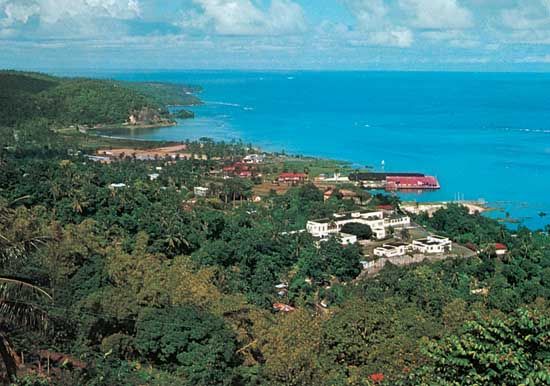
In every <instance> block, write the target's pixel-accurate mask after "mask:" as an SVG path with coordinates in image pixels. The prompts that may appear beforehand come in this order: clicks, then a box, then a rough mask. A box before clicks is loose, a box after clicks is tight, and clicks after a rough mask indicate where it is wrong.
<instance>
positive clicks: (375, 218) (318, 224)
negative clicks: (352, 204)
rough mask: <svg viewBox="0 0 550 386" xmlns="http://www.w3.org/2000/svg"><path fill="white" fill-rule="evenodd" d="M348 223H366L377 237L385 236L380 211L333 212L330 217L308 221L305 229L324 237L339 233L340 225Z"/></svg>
mask: <svg viewBox="0 0 550 386" xmlns="http://www.w3.org/2000/svg"><path fill="white" fill-rule="evenodd" d="M348 223H360V224H365V225H368V226H370V228H371V229H372V232H373V234H374V236H375V237H376V238H377V239H382V238H384V237H386V230H385V229H384V214H383V213H382V212H347V213H341V214H334V215H333V216H332V218H324V219H319V220H310V221H308V222H307V224H306V230H307V231H308V232H309V233H310V234H311V235H312V236H313V237H318V238H321V239H325V238H328V237H329V236H330V235H334V234H339V233H341V231H342V227H343V226H344V225H346V224H348Z"/></svg>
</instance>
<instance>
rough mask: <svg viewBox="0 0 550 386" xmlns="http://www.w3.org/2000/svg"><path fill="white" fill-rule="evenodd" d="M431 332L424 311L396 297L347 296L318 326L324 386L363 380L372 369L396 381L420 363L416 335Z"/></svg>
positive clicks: (432, 328)
mask: <svg viewBox="0 0 550 386" xmlns="http://www.w3.org/2000/svg"><path fill="white" fill-rule="evenodd" d="M436 331H437V328H436V326H435V325H434V323H433V322H432V321H431V320H430V318H429V317H428V316H427V315H426V314H425V313H423V312H422V311H421V310H420V309H418V308H416V307H414V306H411V305H407V304H406V303H402V302H400V301H399V300H397V299H387V300H385V301H382V302H381V301H373V302H369V301H365V300H363V299H361V298H353V299H350V300H349V301H347V302H345V303H344V304H343V305H342V306H341V307H340V308H339V309H337V310H336V312H335V313H334V315H333V317H332V318H330V319H328V320H327V321H326V322H325V323H324V325H323V328H322V333H323V335H322V341H321V352H322V353H323V359H322V364H323V366H324V369H325V371H326V372H327V373H328V374H330V376H331V382H327V384H338V385H339V384H346V385H347V384H352V385H359V384H365V383H366V382H365V383H364V382H362V380H366V379H367V377H368V376H369V375H371V374H377V373H382V374H384V375H385V377H386V378H389V379H398V378H400V377H402V375H403V372H404V370H405V369H407V368H410V367H412V366H415V365H416V364H417V363H419V362H421V361H422V356H421V355H419V354H420V351H419V350H420V346H419V343H418V339H419V338H421V337H422V336H425V335H433V334H434V333H435V332H436Z"/></svg>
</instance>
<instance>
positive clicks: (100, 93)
mask: <svg viewBox="0 0 550 386" xmlns="http://www.w3.org/2000/svg"><path fill="white" fill-rule="evenodd" d="M194 91H197V88H192V87H188V86H181V85H171V84H165V83H130V82H119V81H113V80H96V79H86V78H59V77H53V76H49V75H44V74H39V73H27V72H16V71H0V126H13V125H15V124H18V123H23V122H26V121H30V120H33V119H36V118H45V119H48V120H49V121H50V122H52V123H56V124H61V125H69V124H75V125H76V124H81V125H97V124H120V123H124V122H126V121H128V119H129V116H130V115H132V114H134V115H136V116H141V117H143V116H145V117H147V120H149V121H150V122H147V123H154V122H160V121H162V120H167V119H169V118H170V116H169V113H168V111H167V110H166V106H167V105H174V104H177V105H194V104H199V103H200V100H199V99H198V98H197V97H195V96H194V95H192V93H193V92H194Z"/></svg>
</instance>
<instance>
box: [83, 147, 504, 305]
mask: <svg viewBox="0 0 550 386" xmlns="http://www.w3.org/2000/svg"><path fill="white" fill-rule="evenodd" d="M249 151H251V152H250V153H249V154H247V155H245V156H242V157H240V158H239V157H237V158H235V157H228V158H226V159H224V158H222V157H211V158H208V157H207V156H206V155H205V154H202V152H200V151H199V152H196V153H194V152H191V151H190V149H189V148H188V146H186V145H185V144H180V145H171V146H167V147H161V148H156V149H147V150H139V149H129V148H121V149H99V150H97V151H96V154H93V155H87V156H86V157H87V158H88V159H90V160H92V161H95V162H101V163H111V162H118V161H122V160H137V161H156V163H157V164H158V163H159V162H160V163H161V164H163V165H164V166H156V167H155V169H154V170H153V171H152V172H151V173H150V174H148V175H147V178H148V179H149V180H150V181H156V180H157V179H159V177H161V175H162V173H163V168H165V167H170V165H174V164H175V163H176V162H177V161H179V160H189V159H195V160H203V161H206V160H209V161H211V163H212V166H211V168H210V170H209V171H208V173H206V174H205V175H203V176H201V180H202V184H201V185H197V186H193V187H190V188H189V189H191V195H192V197H191V198H190V199H189V200H187V201H186V203H187V204H194V203H196V202H197V199H214V198H215V196H216V188H215V186H216V184H218V183H220V182H221V181H227V180H229V179H237V180H242V181H250V182H251V183H252V189H251V192H252V194H251V195H250V196H248V197H245V196H244V195H242V194H237V195H235V198H237V199H238V201H239V202H243V200H249V201H252V202H255V203H261V201H262V195H265V194H267V193H279V194H282V193H284V192H286V191H287V190H288V189H289V188H291V187H295V186H300V185H304V184H312V185H314V186H316V187H317V188H318V189H320V190H321V191H322V192H323V197H324V200H325V201H326V200H329V199H331V197H335V196H337V197H339V198H340V199H342V200H350V201H352V202H354V203H355V204H356V205H357V206H358V207H359V208H362V209H360V210H355V211H349V212H341V213H333V214H332V215H331V216H330V217H327V218H320V219H309V220H308V221H307V224H306V225H305V228H304V229H301V230H289V231H287V232H285V233H286V234H296V233H301V232H307V233H309V234H310V235H311V236H312V237H313V238H314V239H315V240H316V242H317V243H318V244H319V243H321V242H324V241H327V240H329V239H331V238H335V239H337V240H338V241H339V242H340V243H341V244H342V245H343V246H346V245H355V244H357V245H360V246H361V248H362V250H363V253H364V257H365V260H364V261H363V268H364V269H365V270H366V271H369V270H372V268H373V267H375V266H377V265H376V264H375V262H377V261H378V263H380V262H383V261H385V259H390V260H391V261H392V263H394V264H400V262H408V263H407V264H412V263H414V262H420V261H422V260H424V259H441V258H446V257H456V256H461V257H471V256H474V255H476V254H477V253H479V252H480V250H479V249H476V248H472V247H471V246H469V247H466V246H462V245H458V244H456V243H453V242H452V241H451V240H450V239H449V238H447V237H444V236H441V235H437V234H432V233H430V232H429V231H428V230H426V229H424V228H423V227H421V226H420V225H418V224H416V223H414V222H413V221H412V219H411V216H416V215H419V214H422V213H425V214H427V215H428V216H431V215H433V214H434V213H435V212H436V211H437V210H438V209H441V208H445V207H446V206H447V205H448V204H449V203H448V202H436V203H421V202H400V203H399V205H388V204H386V205H378V206H377V207H372V206H371V205H370V200H371V199H372V196H371V195H370V194H369V193H368V191H371V190H374V191H376V190H386V191H387V192H389V193H391V194H396V192H399V191H406V192H410V191H416V192H421V191H424V190H427V191H430V190H436V189H439V188H440V185H439V182H438V180H437V178H436V177H434V176H428V175H425V174H422V173H413V172H403V173H396V172H373V171H365V172H350V173H348V174H347V175H346V174H343V173H341V172H340V171H335V172H333V173H332V174H331V173H330V172H329V171H328V170H321V171H323V172H324V173H317V174H316V175H312V174H311V173H308V169H307V167H302V169H300V168H299V167H296V165H294V166H295V167H294V168H293V169H291V168H289V167H288V166H287V161H288V160H292V161H296V159H295V158H293V157H290V156H286V155H284V156H282V155H274V154H268V153H261V152H260V153H254V152H253V151H254V149H250V150H249ZM304 169H305V170H304ZM110 187H111V188H112V189H118V188H125V187H126V184H124V183H121V182H113V183H112V184H111V185H110ZM460 204H461V205H464V206H465V207H466V208H468V210H469V211H470V213H472V214H474V213H481V212H483V211H486V210H487V207H486V206H485V205H484V203H480V202H467V201H461V202H460ZM347 224H348V225H352V228H353V226H354V225H357V224H359V225H363V226H364V227H366V228H367V229H368V230H369V231H368V232H369V233H370V234H369V237H361V236H358V235H357V234H351V233H346V231H345V230H346V225H347ZM348 228H349V226H348ZM496 248H497V251H498V252H499V253H503V252H505V251H506V246H504V245H497V246H496ZM399 258H400V259H401V260H396V259H399ZM379 268H380V267H379V264H378V269H379ZM285 310H287V311H288V308H285Z"/></svg>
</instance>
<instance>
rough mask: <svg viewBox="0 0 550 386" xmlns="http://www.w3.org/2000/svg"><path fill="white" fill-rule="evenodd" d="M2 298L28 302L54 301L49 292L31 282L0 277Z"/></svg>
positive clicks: (0, 294) (0, 296) (0, 297)
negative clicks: (20, 299)
mask: <svg viewBox="0 0 550 386" xmlns="http://www.w3.org/2000/svg"><path fill="white" fill-rule="evenodd" d="M2 298H4V299H6V298H23V299H27V300H33V299H36V300H39V298H45V299H47V300H53V299H52V296H51V295H50V294H49V293H48V292H46V291H45V290H43V289H42V288H40V287H39V286H37V285H35V284H33V283H31V282H30V281H28V280H24V279H20V278H14V277H6V276H0V299H2Z"/></svg>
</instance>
